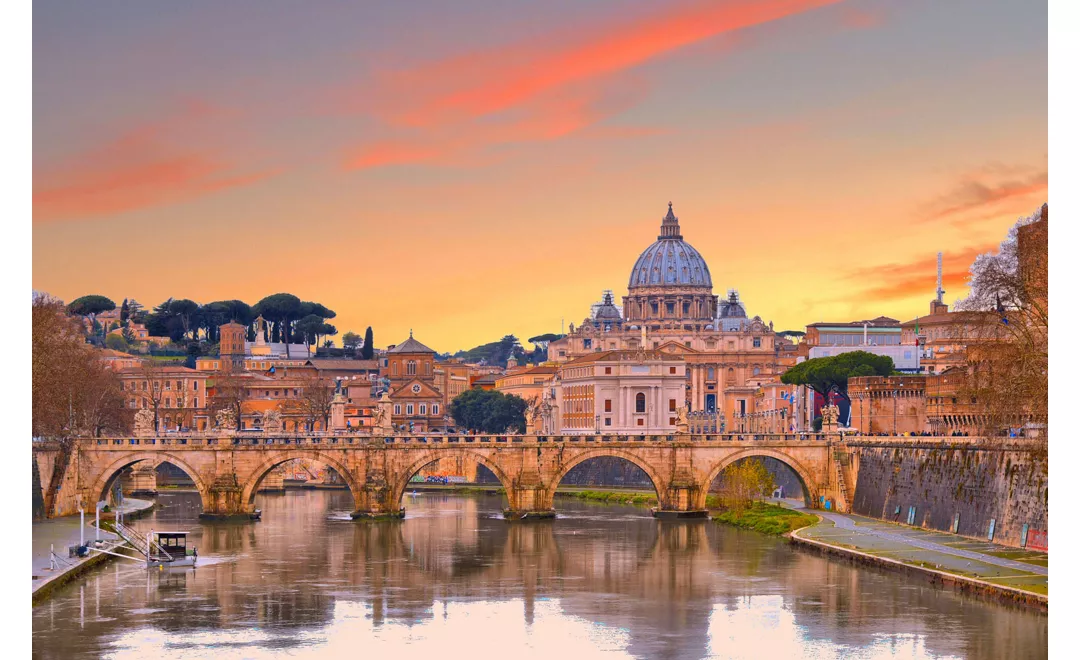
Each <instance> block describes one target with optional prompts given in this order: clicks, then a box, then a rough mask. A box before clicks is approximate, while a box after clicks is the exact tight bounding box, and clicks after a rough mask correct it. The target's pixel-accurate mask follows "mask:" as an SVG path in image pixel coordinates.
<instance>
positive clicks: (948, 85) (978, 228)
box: [33, 0, 1047, 351]
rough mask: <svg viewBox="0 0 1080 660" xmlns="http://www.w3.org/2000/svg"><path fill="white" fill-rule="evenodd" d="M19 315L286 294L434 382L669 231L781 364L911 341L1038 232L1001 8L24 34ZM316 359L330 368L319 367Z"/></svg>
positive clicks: (241, 24)
mask: <svg viewBox="0 0 1080 660" xmlns="http://www.w3.org/2000/svg"><path fill="white" fill-rule="evenodd" d="M34 10H35V11H34V34H33V38H34V42H33V48H34V72H33V77H34V79H33V82H34V164H33V165H34V237H33V285H34V288H35V289H36V290H39V291H47V292H49V293H51V294H53V295H55V296H58V297H60V298H62V299H64V300H68V301H70V300H72V299H74V298H75V297H77V296H80V295H83V294H87V293H100V294H104V295H107V296H109V297H111V298H113V299H114V300H116V302H117V303H118V304H119V302H120V301H121V300H122V299H123V298H125V297H128V298H132V297H133V298H136V299H138V300H139V301H140V302H141V303H143V304H144V305H146V306H148V307H149V306H152V305H155V304H157V303H160V302H161V301H162V300H164V299H165V298H168V297H169V296H173V297H178V298H191V299H193V300H196V301H198V302H203V303H205V302H210V301H213V300H220V299H232V298H239V299H242V300H245V301H247V302H249V303H255V302H257V301H258V300H259V299H260V298H262V297H263V296H266V295H268V294H271V293H276V292H282V291H285V292H290V293H294V294H296V295H298V296H300V297H301V298H303V299H305V300H315V301H318V302H321V303H323V304H325V305H327V306H328V307H330V308H332V309H334V310H336V311H337V313H338V316H337V318H336V319H335V320H334V321H333V323H334V324H335V325H336V326H337V328H338V329H339V331H340V332H342V333H343V332H345V331H347V330H353V331H356V332H358V333H363V331H364V328H365V327H366V326H368V325H371V326H373V328H374V332H375V340H376V344H377V345H378V346H380V347H382V346H386V345H387V344H391V343H399V342H400V341H402V340H403V339H404V338H406V337H408V333H409V329H410V328H412V329H414V331H415V335H416V338H417V339H419V340H420V341H423V342H424V343H426V344H427V345H429V346H431V347H432V348H434V349H436V350H438V351H455V350H458V349H462V348H469V347H471V346H474V345H476V344H480V343H483V342H487V341H493V340H495V339H497V338H499V337H501V336H502V335H504V334H507V333H513V334H516V335H517V336H518V337H520V338H522V339H523V340H524V339H526V338H528V337H530V336H533V335H537V334H541V333H544V332H558V331H559V330H560V325H561V323H563V322H564V321H565V324H566V325H567V326H569V324H570V323H571V322H573V323H575V324H577V323H580V322H581V320H582V319H583V318H584V317H585V316H586V315H587V314H588V312H589V305H590V304H591V303H593V302H595V301H597V300H598V299H599V298H600V295H601V292H602V291H603V290H604V289H612V290H614V292H615V295H616V297H617V298H619V299H621V297H622V296H623V295H625V293H626V284H627V279H628V277H629V272H630V268H631V266H632V265H633V263H634V260H635V259H636V258H637V256H638V254H639V253H640V252H641V251H642V250H644V249H645V248H646V247H647V246H648V245H649V244H650V243H651V242H652V241H654V240H655V238H656V235H657V234H658V232H659V226H660V219H661V218H662V216H663V215H664V213H666V211H667V203H668V201H671V202H673V203H674V210H675V213H676V215H677V216H679V218H680V223H681V225H682V233H683V236H684V237H685V239H686V240H687V241H688V242H689V243H690V244H691V245H693V246H694V247H695V248H697V249H698V251H700V252H701V254H702V255H703V256H704V257H705V259H706V261H707V262H708V264H709V267H710V270H711V272H712V278H713V284H714V293H717V294H719V295H724V293H725V292H726V290H727V289H728V288H737V289H738V290H739V292H740V294H741V296H742V298H743V300H744V301H745V303H746V306H747V308H748V310H749V312H750V314H751V315H760V316H761V317H762V318H763V319H764V320H765V321H769V320H772V321H773V322H774V323H775V327H776V329H777V330H782V329H804V326H805V325H806V324H807V323H813V322H815V321H848V320H856V319H863V318H871V317H875V316H879V315H887V316H892V317H894V318H898V319H901V320H908V319H910V318H913V317H914V316H916V315H917V314H921V313H925V312H926V311H927V308H928V301H929V300H930V299H931V298H932V296H933V292H934V286H935V282H934V278H935V267H936V266H935V260H936V254H937V252H938V251H939V250H940V251H943V252H944V253H945V289H946V291H947V293H946V301H947V302H949V303H952V302H953V301H954V300H955V299H956V298H958V297H960V296H962V295H963V294H964V290H963V289H964V287H963V284H964V281H965V278H966V273H967V268H968V266H969V265H970V263H971V261H972V260H973V259H974V257H975V255H976V254H978V253H980V252H985V251H988V250H990V249H993V248H994V247H996V245H997V244H998V243H999V242H1000V241H1001V239H1002V238H1003V237H1004V235H1005V233H1006V231H1007V230H1008V228H1009V226H1010V225H1011V224H1012V223H1013V222H1015V220H1016V218H1017V217H1018V216H1020V215H1027V214H1029V213H1031V212H1032V211H1034V210H1035V209H1036V208H1037V207H1038V206H1039V205H1040V204H1042V202H1044V201H1046V199H1047V33H1046V30H1047V10H1046V7H1045V5H1042V6H1040V3H1037V2H1035V3H1033V2H1026V1H1023V0H948V1H947V2H942V1H941V0H903V1H899V0H896V1H893V2H881V1H874V0H847V1H843V2H837V1H828V0H808V1H798V0H784V1H774V0H739V1H718V0H713V1H707V2H702V1H675V2H656V1H644V0H634V1H629V0H617V1H616V0H592V1H590V2H581V1H580V0H546V1H545V2H526V1H524V0H484V1H481V0H456V1H455V2H408V3H405V2H363V3H362V2H325V1H324V2H304V3H300V2H295V1H291V2H278V1H267V0H262V1H260V2H253V1H248V2H239V1H237V2H221V1H214V2H182V3H180V2H149V1H147V2H138V3H131V2H112V1H103V0H99V1H96V2H92V3H88V2H74V1H70V2H58V1H54V2H48V3H39V4H36V5H35V6H34ZM338 344H339V345H340V338H338Z"/></svg>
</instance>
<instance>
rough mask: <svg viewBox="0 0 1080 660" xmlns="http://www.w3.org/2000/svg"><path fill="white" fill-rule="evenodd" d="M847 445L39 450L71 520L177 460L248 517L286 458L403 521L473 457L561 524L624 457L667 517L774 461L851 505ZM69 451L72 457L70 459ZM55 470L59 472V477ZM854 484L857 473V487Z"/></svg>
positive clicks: (510, 495) (567, 441)
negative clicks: (323, 468)
mask: <svg viewBox="0 0 1080 660" xmlns="http://www.w3.org/2000/svg"><path fill="white" fill-rule="evenodd" d="M844 447H845V445H844V444H843V443H842V442H840V440H839V438H838V437H835V436H826V435H822V434H815V435H753V436H752V435H741V436H739V435H689V434H673V435H648V436H644V435H634V436H626V435H604V436H599V435H598V436H536V435H526V436H521V435H513V436H458V435H427V436H417V435H410V436H398V437H390V436H387V437H382V436H370V435H355V434H349V435H346V434H340V435H338V434H318V433H315V434H305V435H291V436H287V435H271V434H259V435H253V434H233V435H230V434H199V435H177V436H167V437H157V438H88V439H80V440H77V441H75V442H74V443H73V444H71V445H70V446H69V447H68V448H67V449H66V451H65V449H64V448H62V447H60V446H53V445H49V444H45V445H40V446H37V447H36V448H35V460H37V462H38V468H39V471H40V474H41V475H42V484H48V486H49V487H48V490H49V492H46V493H45V497H46V504H47V508H49V510H51V511H52V512H53V513H54V515H55V514H63V513H67V512H68V511H70V510H74V509H75V508H76V507H77V502H78V501H79V500H80V499H81V501H82V502H83V503H87V504H88V503H92V502H95V501H97V500H99V499H102V498H103V497H104V494H105V493H107V492H108V489H109V486H110V485H111V484H112V482H113V481H114V480H115V479H116V477H117V475H118V474H119V473H120V472H121V471H122V470H124V469H125V468H127V467H129V466H131V465H133V464H136V463H138V462H140V461H149V462H150V463H151V464H158V463H161V462H168V463H171V464H173V465H175V466H177V467H179V468H180V469H182V470H184V472H186V473H187V474H188V476H190V477H191V479H192V480H193V481H194V482H195V486H196V488H197V489H198V491H199V494H200V496H201V498H202V505H203V513H204V515H205V516H207V517H210V518H214V517H230V516H237V517H242V516H245V515H247V514H248V513H250V512H251V511H253V510H254V498H255V493H256V492H257V491H258V490H259V486H260V483H261V482H262V481H263V479H264V478H265V477H266V476H267V474H268V473H269V472H270V471H271V470H273V469H274V468H275V467H277V466H279V465H281V464H282V463H284V462H285V461H289V460H292V459H296V458H306V459H309V460H313V461H318V462H321V463H324V464H325V465H328V466H329V467H332V468H333V469H334V470H335V471H336V472H337V473H338V474H339V475H341V477H342V479H343V480H344V481H345V483H346V484H348V486H349V489H350V491H351V492H352V495H353V499H354V501H355V512H354V514H353V516H354V517H356V518H360V517H395V516H400V515H401V513H402V511H403V509H402V508H401V496H402V493H403V492H404V490H405V487H406V485H407V484H408V481H409V479H410V477H412V475H414V474H416V472H417V471H418V470H420V469H421V468H422V467H424V466H425V465H428V464H430V463H431V462H433V461H436V460H438V459H440V458H447V457H465V458H468V459H470V460H475V461H476V462H478V463H479V464H481V465H484V466H485V467H487V468H488V469H489V470H491V472H492V473H494V474H495V476H496V477H497V478H498V479H499V482H500V483H501V484H502V486H503V487H504V488H505V489H506V497H507V500H508V501H509V514H510V515H511V516H512V517H518V516H521V515H524V514H542V515H551V514H552V513H553V511H554V502H553V498H554V493H555V489H556V488H557V487H558V485H559V482H560V481H561V480H562V478H563V477H564V476H565V475H566V473H567V472H569V471H570V470H571V469H572V468H573V467H574V466H576V465H578V464H579V463H581V462H582V461H586V460H588V459H591V458H597V457H603V456H614V457H620V458H623V459H626V460H627V461H630V462H631V463H633V464H635V465H637V466H638V467H639V468H641V469H642V470H643V471H644V472H645V473H646V474H647V475H648V476H649V478H650V479H651V480H652V483H653V486H654V487H655V488H656V493H657V499H658V501H659V508H658V515H660V516H667V515H671V516H694V515H701V514H702V513H703V512H704V509H705V496H706V494H707V492H708V489H709V484H711V483H712V481H713V480H714V479H715V478H716V476H717V475H718V474H719V473H720V471H721V470H723V469H724V468H725V467H727V466H728V465H729V464H731V463H733V462H735V461H738V460H740V459H743V458H748V457H754V456H761V457H764V456H769V457H772V458H775V459H777V460H779V461H781V462H783V463H785V464H786V465H788V466H789V467H790V468H791V469H792V471H794V472H795V474H796V475H798V477H799V480H800V482H801V483H802V486H803V490H804V493H805V494H806V496H807V500H808V501H809V502H810V503H811V504H813V503H816V502H818V501H819V499H818V498H819V497H827V498H830V499H833V500H834V501H836V502H837V504H838V505H841V506H842V507H846V505H847V502H848V500H849V498H848V497H847V496H845V492H846V486H845V485H844V484H845V478H844V475H843V474H842V472H843V471H847V470H846V469H845V468H842V467H841V466H842V465H847V464H848V463H849V461H847V460H846V459H845V458H844ZM65 454H67V456H65ZM54 472H55V473H56V474H55V475H54ZM852 478H853V477H852V476H850V475H849V477H848V481H850V480H851V479H852Z"/></svg>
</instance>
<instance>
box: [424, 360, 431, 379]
mask: <svg viewBox="0 0 1080 660" xmlns="http://www.w3.org/2000/svg"><path fill="white" fill-rule="evenodd" d="M424 374H425V375H428V376H430V375H431V363H430V362H425V363H424Z"/></svg>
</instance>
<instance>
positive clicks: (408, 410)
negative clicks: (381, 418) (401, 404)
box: [405, 403, 413, 415]
mask: <svg viewBox="0 0 1080 660" xmlns="http://www.w3.org/2000/svg"><path fill="white" fill-rule="evenodd" d="M405 414H406V415H411V414H413V405H412V404H411V403H409V404H406V405H405Z"/></svg>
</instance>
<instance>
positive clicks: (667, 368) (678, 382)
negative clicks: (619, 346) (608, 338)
mask: <svg viewBox="0 0 1080 660" xmlns="http://www.w3.org/2000/svg"><path fill="white" fill-rule="evenodd" d="M553 387H554V391H555V405H554V409H553V411H552V413H551V414H552V418H553V422H554V427H555V428H556V429H558V433H562V434H565V435H590V434H595V433H642V434H648V433H673V432H674V431H675V427H676V422H677V418H678V409H679V408H682V407H683V406H684V405H685V399H686V362H685V360H683V359H682V358H681V357H680V356H677V355H672V354H670V353H664V352H662V351H652V350H649V351H642V350H638V351H604V352H601V353H591V354H589V355H585V356H582V357H580V358H577V359H574V360H571V361H570V362H567V363H565V364H563V365H561V366H560V367H559V372H558V376H557V378H556V379H555V381H554V384H553Z"/></svg>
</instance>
